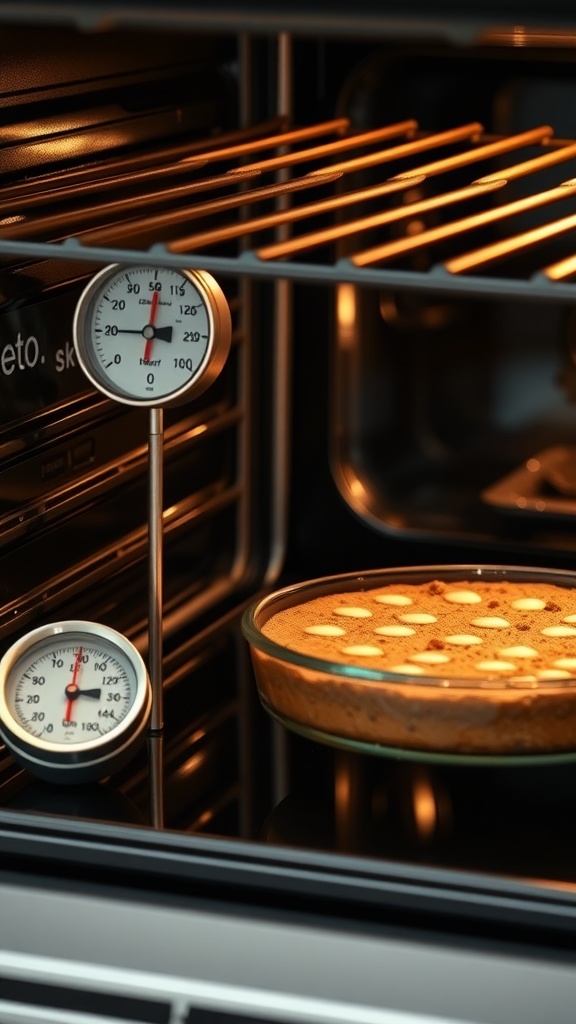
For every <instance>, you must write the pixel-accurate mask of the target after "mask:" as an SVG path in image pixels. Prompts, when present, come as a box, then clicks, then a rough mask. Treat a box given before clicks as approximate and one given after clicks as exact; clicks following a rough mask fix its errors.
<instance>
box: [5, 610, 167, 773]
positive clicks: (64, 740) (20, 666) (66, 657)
mask: <svg viewBox="0 0 576 1024" xmlns="http://www.w3.org/2000/svg"><path fill="white" fill-rule="evenodd" d="M150 703H151V698H150V684H149V681H148V676H147V673H146V669H145V667H144V663H143V661H142V659H141V657H140V655H139V654H138V652H137V651H136V649H135V648H134V647H133V645H132V644H130V642H129V641H128V640H127V639H126V638H125V637H123V636H122V635H121V634H119V633H117V632H116V631H115V630H112V629H110V628H108V627H105V626H102V625H99V624H95V623H87V622H81V621H78V622H75V621H69V622H61V623H54V624H52V625H50V626H45V627H41V628H40V629H38V630H34V631H32V632H31V633H28V634H27V635H26V636H25V637H23V638H22V639H21V640H19V641H18V642H17V643H16V644H14V645H13V646H12V647H11V648H10V649H9V651H7V653H6V654H5V655H4V658H3V659H2V661H1V662H0V732H1V733H2V735H3V738H4V739H5V741H6V745H7V746H8V748H9V749H10V750H11V751H12V753H13V754H14V757H15V758H16V760H19V761H21V762H22V763H23V764H25V765H26V767H28V768H29V769H30V770H31V771H32V772H35V773H36V774H38V775H40V776H41V777H44V778H51V779H55V778H56V779H59V780H61V781H65V782H71V781H86V780H87V779H93V778H98V777H102V776H103V775H106V774H110V772H111V771H112V770H114V769H115V768H117V767H118V765H119V763H120V761H123V760H124V759H125V757H124V755H125V754H127V753H128V752H129V751H130V750H131V747H132V746H133V744H134V743H135V742H136V740H137V739H139V738H140V737H141V735H142V733H143V729H144V727H145V725H146V721H147V719H148V715H149V711H150Z"/></svg>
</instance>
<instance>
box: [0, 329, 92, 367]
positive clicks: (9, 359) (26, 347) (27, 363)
mask: <svg viewBox="0 0 576 1024" xmlns="http://www.w3.org/2000/svg"><path fill="white" fill-rule="evenodd" d="M45 362H46V356H45V355H44V353H43V352H42V350H41V348H40V344H39V342H38V339H37V338H35V337H34V335H33V334H31V335H29V337H28V338H23V337H22V335H21V333H20V331H19V332H18V334H17V336H16V341H15V342H13V343H12V342H8V343H7V344H6V345H4V346H3V347H2V349H1V350H0V374H1V375H2V376H4V377H10V376H11V375H12V374H13V373H15V372H17V371H22V370H33V369H34V367H35V366H43V365H44V363H45ZM75 367H76V358H75V353H74V346H73V344H72V343H71V342H70V341H67V342H66V344H65V346H64V348H57V349H56V351H55V353H54V368H55V370H56V372H57V373H63V372H64V371H65V370H70V369H74V368H75Z"/></svg>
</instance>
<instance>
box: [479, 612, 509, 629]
mask: <svg viewBox="0 0 576 1024" xmlns="http://www.w3.org/2000/svg"><path fill="white" fill-rule="evenodd" d="M471 624H472V625H473V626H481V627H482V628H483V629H508V628H509V626H510V623H509V622H508V620H507V619H501V618H499V616H498V615H484V616H482V617H481V618H479V619H472V623H471Z"/></svg>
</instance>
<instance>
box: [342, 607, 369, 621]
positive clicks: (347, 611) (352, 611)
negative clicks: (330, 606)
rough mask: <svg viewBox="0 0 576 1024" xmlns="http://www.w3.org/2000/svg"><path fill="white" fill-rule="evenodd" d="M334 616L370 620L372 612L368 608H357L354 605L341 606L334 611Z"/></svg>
mask: <svg viewBox="0 0 576 1024" xmlns="http://www.w3.org/2000/svg"><path fill="white" fill-rule="evenodd" d="M334 615H344V616H345V617H346V618H348V619H371V618H372V612H371V611H368V608H359V607H357V606H355V605H351V606H347V605H341V606H340V608H335V609H334Z"/></svg>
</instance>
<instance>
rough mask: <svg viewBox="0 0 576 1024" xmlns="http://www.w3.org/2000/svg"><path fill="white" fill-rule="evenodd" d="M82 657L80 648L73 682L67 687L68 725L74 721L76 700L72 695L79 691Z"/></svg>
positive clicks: (66, 715)
mask: <svg viewBox="0 0 576 1024" xmlns="http://www.w3.org/2000/svg"><path fill="white" fill-rule="evenodd" d="M81 657H82V648H81V647H79V648H78V650H77V651H76V657H75V659H74V670H73V672H72V682H71V683H69V684H68V686H67V687H66V691H65V692H66V696H67V698H68V700H67V702H66V713H65V715H64V721H65V723H66V725H68V723H69V722H71V721H72V708H73V706H74V700H75V697H73V696H72V694H76V691H77V689H78V683H77V682H76V680H77V678H78V672H79V671H80V658H81Z"/></svg>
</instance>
